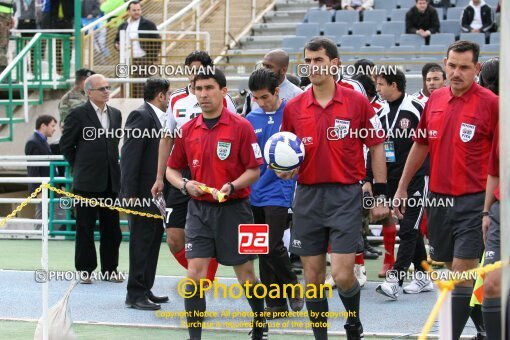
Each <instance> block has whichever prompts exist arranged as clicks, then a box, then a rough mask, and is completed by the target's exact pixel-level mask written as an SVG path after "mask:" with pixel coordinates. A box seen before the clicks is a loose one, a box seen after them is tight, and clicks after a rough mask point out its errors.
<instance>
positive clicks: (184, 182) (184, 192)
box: [180, 178, 189, 196]
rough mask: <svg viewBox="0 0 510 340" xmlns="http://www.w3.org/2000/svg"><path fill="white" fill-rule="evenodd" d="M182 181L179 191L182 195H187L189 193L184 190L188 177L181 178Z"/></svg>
mask: <svg viewBox="0 0 510 340" xmlns="http://www.w3.org/2000/svg"><path fill="white" fill-rule="evenodd" d="M182 182H183V183H182V187H181V189H180V190H181V193H182V194H183V195H185V196H188V195H189V193H188V190H186V184H187V183H188V182H189V179H187V178H183V179H182Z"/></svg>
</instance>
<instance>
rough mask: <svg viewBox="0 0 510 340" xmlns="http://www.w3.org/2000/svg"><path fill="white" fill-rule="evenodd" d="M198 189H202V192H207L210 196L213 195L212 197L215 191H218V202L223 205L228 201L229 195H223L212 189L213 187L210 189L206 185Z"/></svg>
mask: <svg viewBox="0 0 510 340" xmlns="http://www.w3.org/2000/svg"><path fill="white" fill-rule="evenodd" d="M198 187H199V188H200V189H202V191H205V192H207V193H208V194H211V195H212V193H213V191H214V190H216V191H217V193H216V194H217V195H218V202H220V203H223V202H225V201H226V200H227V195H226V194H224V193H222V192H221V191H219V190H217V189H215V188H211V187H208V186H206V185H199V186H198Z"/></svg>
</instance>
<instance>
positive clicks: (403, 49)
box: [390, 46, 417, 60]
mask: <svg viewBox="0 0 510 340" xmlns="http://www.w3.org/2000/svg"><path fill="white" fill-rule="evenodd" d="M390 52H392V53H396V52H398V53H404V54H398V55H392V56H391V59H393V57H396V58H403V59H406V60H410V59H412V58H414V57H415V54H416V52H417V51H416V47H414V46H391V47H390ZM411 53H413V54H411Z"/></svg>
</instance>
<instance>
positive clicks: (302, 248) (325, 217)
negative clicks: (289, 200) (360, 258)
mask: <svg viewBox="0 0 510 340" xmlns="http://www.w3.org/2000/svg"><path fill="white" fill-rule="evenodd" d="M361 198H362V194H361V185H360V184H358V183H356V184H351V185H344V184H316V185H302V184H300V185H298V186H297V189H296V196H295V198H294V205H293V208H292V211H293V212H294V214H293V215H294V216H293V228H292V229H291V242H290V251H291V252H292V253H293V254H296V255H300V256H315V255H320V254H325V253H326V251H327V248H328V244H329V245H330V247H331V252H332V253H337V254H351V253H355V252H356V250H357V248H358V244H359V242H360V237H361V227H362V200H361Z"/></svg>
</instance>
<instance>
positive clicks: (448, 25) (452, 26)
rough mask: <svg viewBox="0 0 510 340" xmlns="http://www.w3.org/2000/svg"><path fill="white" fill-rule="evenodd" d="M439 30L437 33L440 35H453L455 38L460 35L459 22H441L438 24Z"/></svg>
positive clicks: (457, 20)
mask: <svg viewBox="0 0 510 340" xmlns="http://www.w3.org/2000/svg"><path fill="white" fill-rule="evenodd" d="M440 25H441V27H440V29H439V31H440V32H441V33H453V34H454V35H455V36H456V37H458V36H459V34H460V20H459V19H456V20H443V21H441V22H440Z"/></svg>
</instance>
